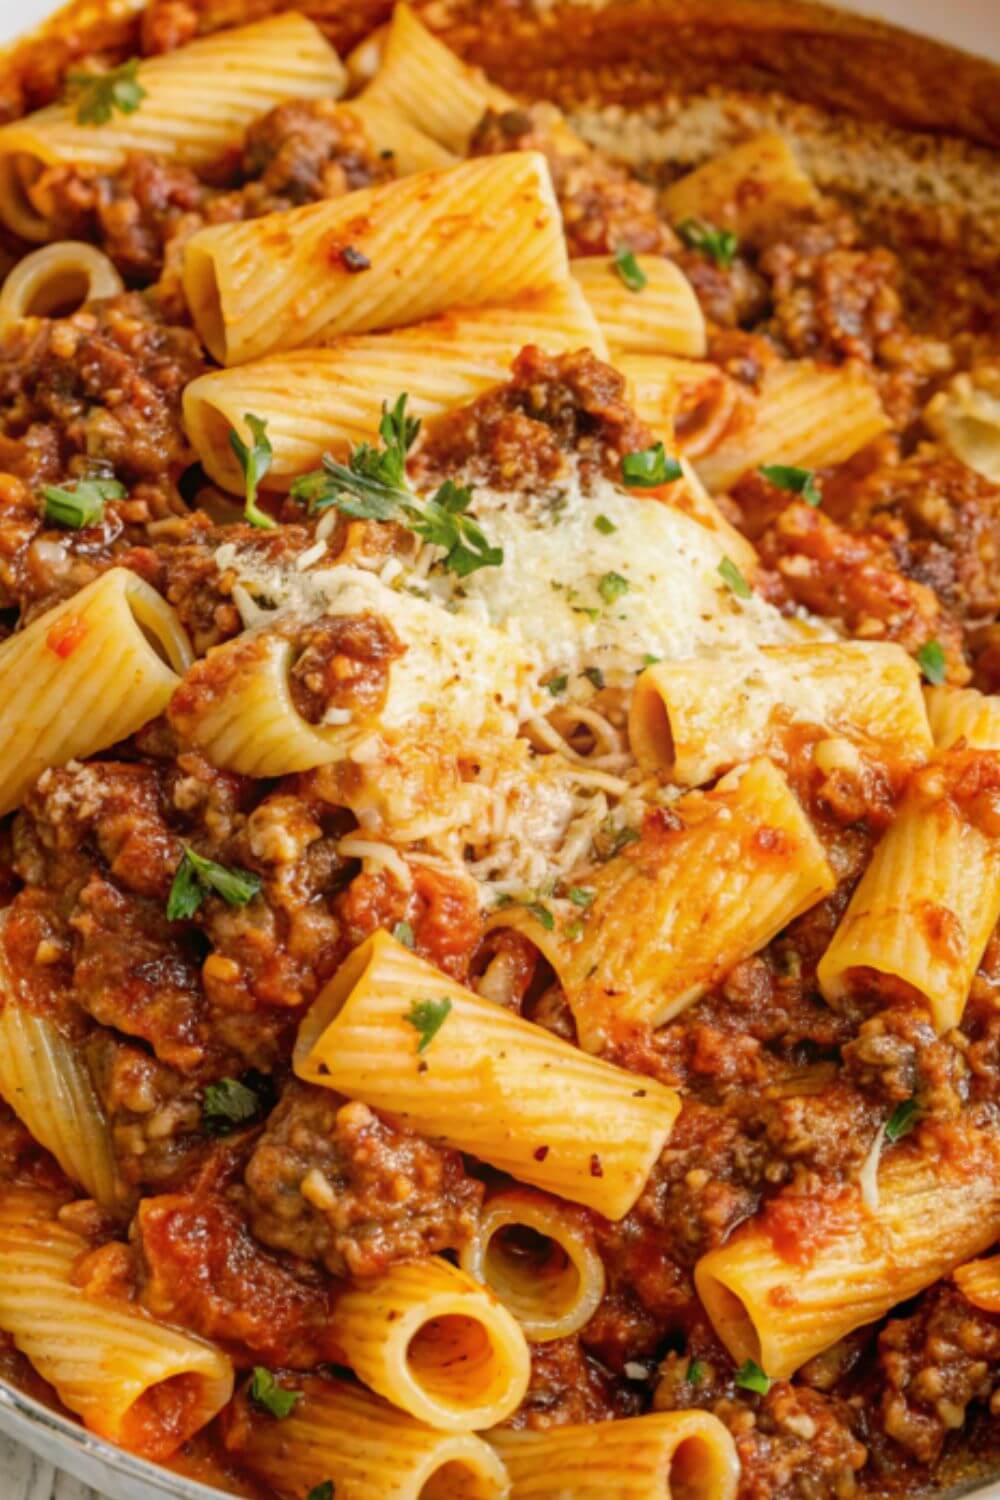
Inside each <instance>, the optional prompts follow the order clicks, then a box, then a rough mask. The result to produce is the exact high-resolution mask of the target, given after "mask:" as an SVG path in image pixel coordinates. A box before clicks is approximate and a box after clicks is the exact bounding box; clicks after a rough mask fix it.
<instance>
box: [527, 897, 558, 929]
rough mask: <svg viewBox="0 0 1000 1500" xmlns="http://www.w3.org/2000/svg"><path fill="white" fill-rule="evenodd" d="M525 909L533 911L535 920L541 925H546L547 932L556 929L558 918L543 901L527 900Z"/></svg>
mask: <svg viewBox="0 0 1000 1500" xmlns="http://www.w3.org/2000/svg"><path fill="white" fill-rule="evenodd" d="M524 909H525V911H530V912H531V915H532V916H533V917H534V919H535V921H536V922H537V923H538V924H539V926H540V927H544V928H545V931H546V932H553V931H555V925H556V919H555V917H554V916H553V915H552V913H551V912H550V911H549V909H548V907H547V906H544V905H543V904H542V902H541V901H526V902H525V903H524Z"/></svg>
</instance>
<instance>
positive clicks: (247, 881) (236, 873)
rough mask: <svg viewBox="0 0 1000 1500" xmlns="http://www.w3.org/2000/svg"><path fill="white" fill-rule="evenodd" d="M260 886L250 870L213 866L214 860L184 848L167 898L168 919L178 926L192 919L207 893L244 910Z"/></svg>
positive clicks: (258, 878)
mask: <svg viewBox="0 0 1000 1500" xmlns="http://www.w3.org/2000/svg"><path fill="white" fill-rule="evenodd" d="M261 883H262V882H261V878H260V876H259V875H255V874H254V873H253V872H252V871H251V870H241V869H239V868H238V867H236V866H232V867H227V866H226V865H220V864H216V862H215V860H214V859H206V858H205V857H204V855H201V854H196V853H195V851H194V850H193V849H192V848H191V847H190V846H189V845H188V844H185V845H184V853H183V855H182V856H181V862H180V864H179V865H178V866H177V870H176V873H175V875H174V879H173V884H172V885H171V887H170V895H169V896H168V897H167V918H168V920H169V921H171V922H179V921H181V920H182V919H183V918H186V917H193V916H194V914H195V912H196V911H197V910H198V908H199V906H200V905H201V903H202V902H203V901H204V899H205V897H206V896H207V895H208V893H209V892H210V891H214V892H215V894H216V895H217V896H221V897H222V899H223V901H227V902H228V903H229V905H230V906H246V904H247V902H248V901H252V900H253V898H254V896H256V894H257V892H258V891H259V890H260V888H261Z"/></svg>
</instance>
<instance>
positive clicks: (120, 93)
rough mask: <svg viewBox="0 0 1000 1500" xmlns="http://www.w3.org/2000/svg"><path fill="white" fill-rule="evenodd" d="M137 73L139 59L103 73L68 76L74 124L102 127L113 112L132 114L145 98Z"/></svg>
mask: <svg viewBox="0 0 1000 1500" xmlns="http://www.w3.org/2000/svg"><path fill="white" fill-rule="evenodd" d="M138 69H139V59H138V58H137V57H133V58H130V60H129V61H128V62H124V63H122V64H121V65H120V66H119V67H117V68H111V69H109V71H108V72H107V73H70V74H69V75H68V76H67V79H66V81H67V83H68V84H69V86H70V88H71V89H72V90H73V92H74V95H75V97H76V123H77V124H78V125H106V124H107V123H108V121H109V120H110V119H111V116H112V115H113V114H114V112H115V110H117V111H118V113H119V114H121V115H133V114H135V112H136V110H137V109H138V108H139V105H140V104H141V103H142V101H143V99H145V97H146V90H145V89H144V88H143V86H142V84H141V83H140V82H139V79H138V77H137V74H138Z"/></svg>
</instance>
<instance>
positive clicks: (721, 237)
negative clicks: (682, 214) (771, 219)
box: [675, 219, 740, 269]
mask: <svg viewBox="0 0 1000 1500" xmlns="http://www.w3.org/2000/svg"><path fill="white" fill-rule="evenodd" d="M675 228H676V230H677V233H678V234H679V235H680V237H681V239H682V240H683V241H684V243H685V245H687V247H688V249H689V250H700V251H701V252H702V254H703V255H710V256H711V257H712V259H713V260H714V261H715V264H716V265H717V266H722V267H724V268H725V269H728V268H729V267H730V266H731V265H732V263H733V257H734V256H735V254H736V252H737V250H738V249H739V247H740V242H739V240H738V239H737V238H736V236H735V234H734V233H733V231H732V230H731V229H716V227H715V225H714V224H710V223H709V222H708V220H707V219H682V220H681V222H680V223H679V224H677V225H676V226H675Z"/></svg>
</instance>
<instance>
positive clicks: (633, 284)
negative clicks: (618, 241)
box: [613, 245, 647, 292]
mask: <svg viewBox="0 0 1000 1500" xmlns="http://www.w3.org/2000/svg"><path fill="white" fill-rule="evenodd" d="M613 265H614V268H615V270H616V271H617V272H618V275H619V276H620V277H621V279H622V281H623V282H624V284H625V285H626V286H627V287H628V289H629V291H630V292H641V291H642V289H643V287H644V286H645V285H646V280H647V277H646V273H645V271H644V270H643V269H642V267H641V266H640V264H639V262H638V261H637V260H636V258H635V255H634V254H633V252H632V251H631V250H629V249H628V247H627V246H625V245H619V246H618V249H617V250H616V251H615V257H614V261H613Z"/></svg>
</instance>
